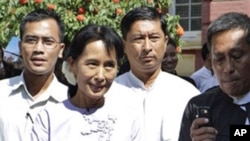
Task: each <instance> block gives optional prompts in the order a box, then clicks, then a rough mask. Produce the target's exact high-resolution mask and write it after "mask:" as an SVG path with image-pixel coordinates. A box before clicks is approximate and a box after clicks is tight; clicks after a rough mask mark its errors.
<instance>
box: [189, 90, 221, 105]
mask: <svg viewBox="0 0 250 141" xmlns="http://www.w3.org/2000/svg"><path fill="white" fill-rule="evenodd" d="M223 95H225V94H224V93H223V92H222V90H221V89H220V87H219V86H216V87H213V88H211V89H209V90H207V91H206V92H204V93H202V94H200V95H198V96H195V97H193V98H192V99H191V100H190V103H193V104H195V105H206V106H209V105H211V104H212V103H214V102H217V101H220V100H223Z"/></svg>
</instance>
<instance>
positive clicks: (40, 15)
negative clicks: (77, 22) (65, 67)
mask: <svg viewBox="0 0 250 141" xmlns="http://www.w3.org/2000/svg"><path fill="white" fill-rule="evenodd" d="M46 19H54V20H55V21H56V23H57V25H58V30H59V37H60V42H63V40H64V32H65V29H64V22H63V21H62V20H61V17H60V15H58V14H57V13H56V12H55V11H54V10H49V9H36V10H34V11H32V12H30V13H29V14H28V15H26V16H25V17H24V18H23V19H22V21H21V24H20V28H19V32H20V39H21V40H22V38H23V33H24V29H25V25H26V24H27V23H29V22H36V21H42V20H46Z"/></svg>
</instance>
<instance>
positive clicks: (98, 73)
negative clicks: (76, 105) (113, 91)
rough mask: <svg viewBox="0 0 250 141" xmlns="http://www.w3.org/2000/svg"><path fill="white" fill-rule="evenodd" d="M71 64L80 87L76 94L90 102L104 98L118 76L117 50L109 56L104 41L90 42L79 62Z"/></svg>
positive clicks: (78, 59)
mask: <svg viewBox="0 0 250 141" xmlns="http://www.w3.org/2000/svg"><path fill="white" fill-rule="evenodd" d="M70 64H71V65H70V66H71V70H72V72H73V73H74V75H75V76H76V82H77V85H78V90H77V93H76V94H80V95H82V96H84V98H85V99H89V100H94V101H95V100H98V99H100V98H102V97H103V95H104V94H105V93H106V92H107V91H108V89H109V88H110V86H111V84H112V81H113V80H114V79H115V77H116V74H117V59H116V52H115V49H111V50H110V54H108V52H107V49H106V47H105V44H104V42H103V41H102V40H95V41H92V42H89V43H88V44H87V45H86V47H85V49H84V50H83V52H82V54H81V55H80V56H79V57H78V58H77V60H73V63H70Z"/></svg>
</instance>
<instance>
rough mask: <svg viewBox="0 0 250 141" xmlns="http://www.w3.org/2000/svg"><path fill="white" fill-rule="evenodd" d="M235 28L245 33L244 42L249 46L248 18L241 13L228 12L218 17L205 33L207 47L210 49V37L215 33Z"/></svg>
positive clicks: (249, 27) (249, 29) (249, 26)
mask: <svg viewBox="0 0 250 141" xmlns="http://www.w3.org/2000/svg"><path fill="white" fill-rule="evenodd" d="M237 28H238V29H242V30H244V31H245V34H246V42H247V43H248V44H250V34H249V31H250V18H249V17H248V15H246V14H243V13H237V12H229V13H226V14H224V15H222V16H220V17H219V18H217V19H216V20H214V21H213V22H212V23H211V24H210V25H209V27H208V31H207V45H208V47H209V48H211V41H212V37H213V36H214V35H215V34H216V33H218V32H223V31H228V30H231V29H237Z"/></svg>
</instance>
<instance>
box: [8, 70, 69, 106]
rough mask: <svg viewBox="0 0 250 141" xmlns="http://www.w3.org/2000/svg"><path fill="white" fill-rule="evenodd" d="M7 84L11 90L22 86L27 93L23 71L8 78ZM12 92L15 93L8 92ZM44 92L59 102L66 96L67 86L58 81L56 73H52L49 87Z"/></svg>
mask: <svg viewBox="0 0 250 141" xmlns="http://www.w3.org/2000/svg"><path fill="white" fill-rule="evenodd" d="M9 85H10V86H11V88H12V91H15V90H17V89H18V88H19V87H21V86H23V87H24V89H25V91H26V94H29V92H28V90H27V86H26V84H25V81H24V76H23V72H22V73H21V74H20V75H19V76H16V77H13V78H12V79H10V81H9ZM62 88H65V89H62ZM62 92H63V93H62ZM12 94H15V93H10V95H12ZM46 94H48V95H49V97H51V98H53V99H54V100H55V101H57V102H60V101H63V100H65V99H66V98H67V87H66V86H65V85H64V84H62V83H61V82H59V81H58V79H57V77H56V75H55V74H53V79H52V81H51V83H50V85H49V87H48V88H47V90H46Z"/></svg>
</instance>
